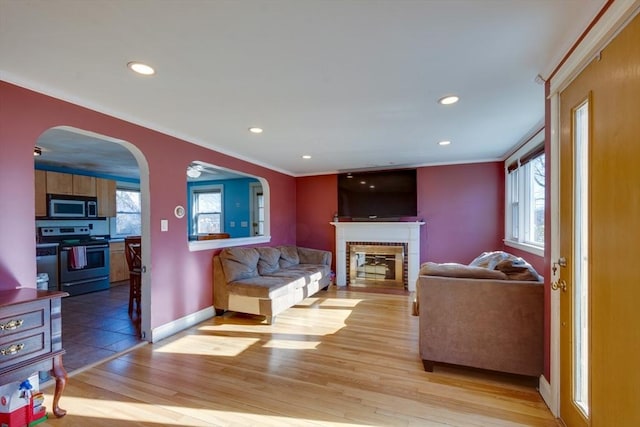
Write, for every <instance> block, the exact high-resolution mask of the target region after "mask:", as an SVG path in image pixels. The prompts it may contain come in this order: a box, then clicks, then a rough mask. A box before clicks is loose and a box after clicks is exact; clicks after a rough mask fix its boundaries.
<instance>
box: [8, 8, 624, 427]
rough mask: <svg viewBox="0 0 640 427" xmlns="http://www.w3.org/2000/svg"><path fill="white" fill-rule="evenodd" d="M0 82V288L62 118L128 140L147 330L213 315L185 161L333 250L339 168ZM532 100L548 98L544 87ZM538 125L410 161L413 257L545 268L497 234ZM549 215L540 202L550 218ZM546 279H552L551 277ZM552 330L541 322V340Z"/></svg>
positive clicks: (173, 328)
mask: <svg viewBox="0 0 640 427" xmlns="http://www.w3.org/2000/svg"><path fill="white" fill-rule="evenodd" d="M629 9H632V7H631V6H629ZM594 16H595V15H594ZM591 18H593V16H592V17H591ZM585 28H586V27H585ZM583 29H584V28H583ZM557 64H558V63H557V62H556V65H557ZM3 68H4V64H3ZM11 77H13V78H11ZM532 77H533V76H532ZM29 83H31V84H29ZM547 89H548V84H547ZM154 90H158V88H154ZM0 94H1V97H2V111H1V114H0V121H1V125H2V126H0V128H1V130H0V132H1V133H0V139H1V141H0V142H1V144H2V158H1V159H0V174H1V175H0V176H1V179H0V195H1V198H2V200H3V207H5V209H4V211H5V212H7V214H6V215H5V214H4V213H3V215H2V218H0V229H1V230H2V236H3V238H2V242H1V243H0V285H1V287H2V289H5V290H8V289H13V288H15V287H17V286H27V287H35V282H34V278H35V276H36V266H35V263H34V261H33V260H34V258H35V252H34V245H33V243H34V227H33V217H34V205H33V199H34V197H33V196H34V194H33V187H34V185H33V184H34V178H33V149H34V145H35V142H36V141H37V140H38V138H39V137H40V135H42V134H43V133H44V132H46V131H47V130H49V129H52V128H56V127H59V126H66V127H70V128H74V129H79V130H82V131H86V132H91V133H93V134H96V135H100V136H104V137H107V138H110V139H111V140H112V141H115V142H114V143H118V144H122V145H123V146H125V147H126V148H127V149H129V150H131V151H132V153H133V155H134V156H135V157H136V159H137V161H138V164H139V166H140V170H141V175H140V186H141V190H142V194H143V199H144V200H143V203H145V204H146V207H147V209H146V214H145V215H146V216H145V217H144V219H143V230H142V234H143V239H145V240H143V245H145V244H146V247H149V248H150V250H149V251H147V252H146V253H145V254H144V256H145V257H146V258H145V259H144V264H145V265H147V266H148V269H147V271H146V272H145V275H146V276H145V277H144V278H143V319H144V320H143V325H142V329H143V331H144V333H145V339H147V340H149V341H151V342H157V341H161V340H162V339H163V338H166V337H169V336H171V335H173V334H175V333H177V332H178V331H179V330H181V329H184V328H187V327H189V326H192V325H193V324H196V323H197V322H198V321H201V320H206V319H207V318H210V317H211V316H212V315H213V308H212V306H211V304H212V297H213V292H212V288H211V277H212V273H213V271H212V254H213V253H215V252H217V250H216V249H208V250H191V249H190V244H189V241H188V239H187V236H188V225H187V219H186V218H185V219H181V218H178V217H176V216H175V214H174V213H175V210H176V207H177V206H184V205H185V204H186V203H187V195H186V192H185V187H186V185H185V182H186V181H185V170H186V169H187V167H188V165H190V164H191V163H192V162H193V161H194V160H198V161H202V162H204V163H208V164H211V165H216V166H219V167H224V168H227V169H231V170H236V171H241V172H243V173H246V174H249V175H252V176H257V177H261V178H263V179H265V180H266V182H268V185H269V208H270V212H269V217H270V242H269V245H272V246H275V245H280V244H296V245H299V246H307V247H315V248H319V249H325V250H330V251H332V252H334V254H335V241H334V232H335V230H334V228H333V227H332V226H331V225H330V222H331V221H332V220H333V217H334V214H335V213H336V211H337V200H336V199H337V197H336V191H337V184H336V180H337V173H336V172H331V173H318V174H314V175H308V176H307V175H306V174H289V173H286V172H283V171H281V170H279V169H274V168H270V167H268V166H265V165H263V164H261V163H254V162H252V161H250V160H249V158H247V157H235V156H233V155H230V154H228V153H226V152H224V151H218V150H214V149H210V148H208V147H206V146H204V144H203V145H201V144H196V143H193V141H190V140H189V138H188V137H186V136H184V137H178V136H175V135H173V136H172V135H171V133H169V132H163V131H162V130H163V128H162V127H161V126H159V127H157V128H155V130H154V127H153V126H151V124H149V125H145V123H139V122H137V121H136V120H134V119H132V118H129V117H128V116H126V115H118V114H115V113H114V112H111V111H106V110H104V109H99V108H91V106H88V105H86V104H83V103H81V102H79V101H78V102H72V101H73V99H74V98H73V96H68V97H64V96H62V94H58V96H54V95H53V94H51V93H48V94H47V91H46V90H45V89H44V87H40V86H39V85H38V84H37V82H33V81H31V78H30V77H29V76H24V77H23V78H21V79H20V78H17V76H15V75H5V73H4V72H3V81H2V82H0ZM463 101H464V100H463ZM540 102H541V104H542V103H544V99H543V98H541V100H540ZM461 105H462V104H461ZM546 117H547V121H546V123H545V124H546V125H547V128H546V129H545V130H546V132H547V136H550V132H551V130H550V129H549V128H548V126H549V125H550V120H551V119H550V113H549V112H547V114H546ZM534 122H535V121H534ZM539 130H540V128H539V127H538V128H536V127H535V126H533V127H532V128H530V129H526V130H523V131H522V132H521V133H520V134H519V135H518V137H517V138H515V139H514V140H513V141H512V144H511V146H510V147H509V150H505V151H504V152H503V153H502V154H503V155H502V156H500V157H499V158H491V159H489V161H483V159H478V161H467V162H462V163H460V162H457V163H455V164H432V165H420V166H418V167H417V176H418V180H417V182H418V194H419V195H418V211H419V215H418V216H417V219H419V220H424V221H425V222H426V224H425V226H424V227H422V229H421V236H420V240H421V245H422V246H421V250H420V261H421V262H424V261H436V262H460V263H468V262H469V261H471V260H472V259H473V258H474V257H475V256H477V255H478V254H479V253H481V252H483V251H487V250H501V249H504V250H508V251H509V252H512V253H514V254H516V255H521V256H523V257H524V258H525V259H526V260H527V261H529V262H531V263H532V264H533V265H534V267H535V268H536V269H537V270H538V271H540V272H541V274H543V275H544V276H550V274H551V266H552V265H551V264H552V260H551V255H550V252H545V257H540V256H537V255H532V254H530V253H524V252H519V251H517V250H515V249H513V248H510V247H509V248H507V247H505V245H504V242H503V239H504V232H505V166H506V165H505V160H506V156H507V154H509V153H510V152H511V151H512V150H513V149H515V148H516V147H517V146H518V145H520V144H521V143H523V142H525V141H526V140H527V137H528V135H530V134H532V133H534V132H537V131H539ZM197 142H200V141H197ZM316 144H317V142H316ZM550 215H551V212H549V211H547V213H546V216H547V219H549V217H550ZM164 220H166V221H168V229H167V230H166V231H161V221H164ZM334 262H335V260H334ZM550 283H551V281H550V280H548V283H547V284H548V285H549V284H550ZM549 292H550V291H549ZM332 303H335V301H332ZM549 310H550V308H549V306H547V312H548V311H549ZM549 321H550V320H549ZM551 334H552V331H551V328H549V330H547V336H548V337H547V339H548V340H549V341H550V340H551V339H552V337H551ZM547 345H551V344H549V343H547ZM545 353H546V356H545V357H546V360H547V366H546V367H545V371H546V373H550V371H551V366H550V365H551V363H552V362H551V359H552V357H553V356H552V353H551V350H550V349H549V348H545ZM52 425H53V424H52ZM621 425H622V424H621Z"/></svg>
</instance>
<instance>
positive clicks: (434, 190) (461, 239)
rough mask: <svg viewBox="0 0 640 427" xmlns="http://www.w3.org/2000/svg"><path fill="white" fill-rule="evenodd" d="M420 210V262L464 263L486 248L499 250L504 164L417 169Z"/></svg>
mask: <svg viewBox="0 0 640 427" xmlns="http://www.w3.org/2000/svg"><path fill="white" fill-rule="evenodd" d="M418 213H419V216H420V217H421V218H423V219H424V221H426V225H425V226H424V227H423V238H422V244H421V248H420V262H424V261H433V262H459V263H463V264H467V263H469V262H471V260H473V259H474V258H475V257H477V256H478V255H480V254H481V253H482V252H484V251H495V250H501V249H502V247H503V244H502V236H503V235H504V169H503V164H502V162H491V163H473V164H465V165H451V166H433V167H423V168H420V169H418Z"/></svg>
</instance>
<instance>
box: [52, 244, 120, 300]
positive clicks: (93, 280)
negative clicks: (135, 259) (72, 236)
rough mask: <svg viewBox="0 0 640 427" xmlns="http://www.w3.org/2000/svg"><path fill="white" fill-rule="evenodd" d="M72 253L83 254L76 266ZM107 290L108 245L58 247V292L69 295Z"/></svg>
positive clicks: (68, 245)
mask: <svg viewBox="0 0 640 427" xmlns="http://www.w3.org/2000/svg"><path fill="white" fill-rule="evenodd" d="M74 251H75V253H78V251H83V252H84V258H85V260H86V262H84V263H83V264H82V265H81V266H80V265H78V263H77V261H76V260H75V258H74ZM108 288H109V244H108V243H90V242H78V243H73V244H64V243H63V244H62V245H61V246H60V290H62V291H64V292H68V293H69V295H79V294H85V293H87V292H94V291H100V290H103V289H108Z"/></svg>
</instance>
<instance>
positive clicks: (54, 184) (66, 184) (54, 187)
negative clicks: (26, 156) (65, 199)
mask: <svg viewBox="0 0 640 427" xmlns="http://www.w3.org/2000/svg"><path fill="white" fill-rule="evenodd" d="M46 188H47V193H49V194H69V195H72V194H73V175H71V174H68V173H60V172H47V186H46Z"/></svg>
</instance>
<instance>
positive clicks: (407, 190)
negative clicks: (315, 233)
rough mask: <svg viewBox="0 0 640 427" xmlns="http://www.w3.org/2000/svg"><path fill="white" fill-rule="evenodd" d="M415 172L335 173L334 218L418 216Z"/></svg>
mask: <svg viewBox="0 0 640 427" xmlns="http://www.w3.org/2000/svg"><path fill="white" fill-rule="evenodd" d="M416 187H417V186H416V170H415V169H397V170H385V171H374V172H371V171H367V172H352V173H341V174H338V216H339V217H343V218H344V217H347V218H351V219H355V220H375V219H400V218H403V217H415V216H417V215H418V203H417V190H416Z"/></svg>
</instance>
